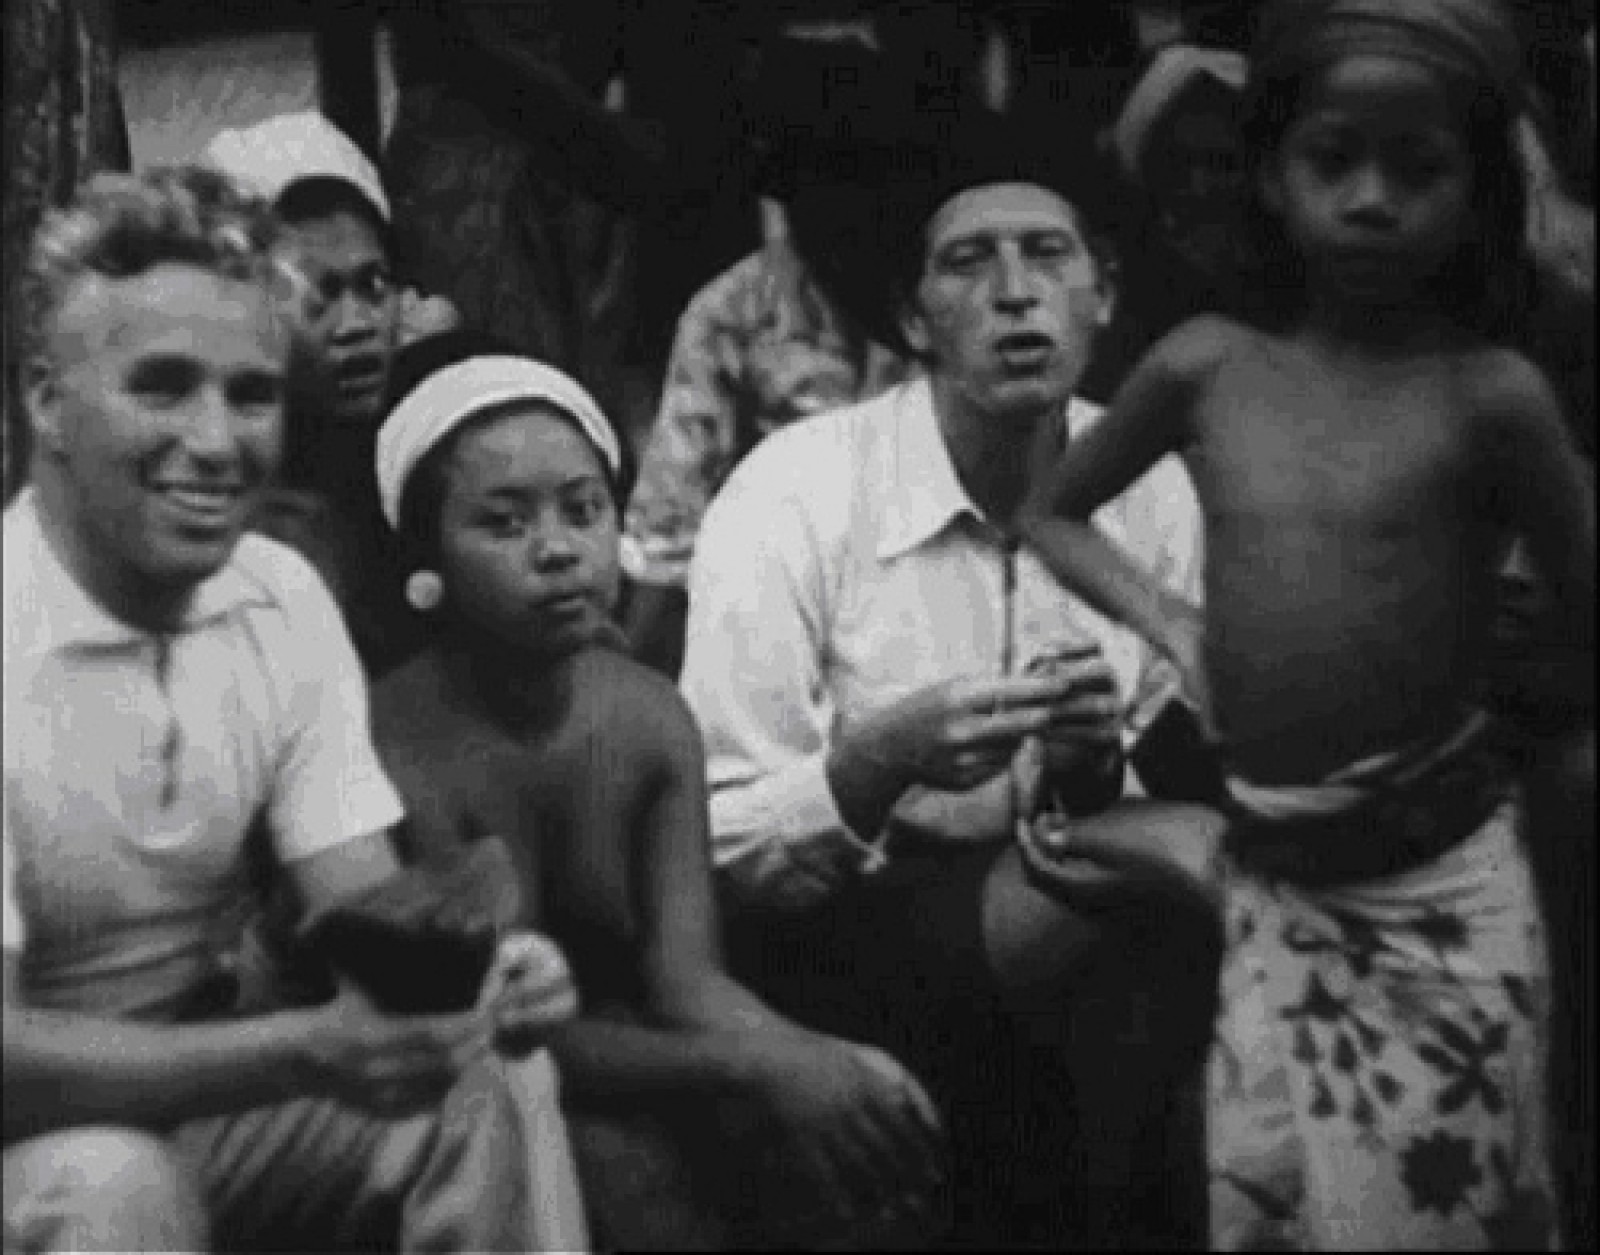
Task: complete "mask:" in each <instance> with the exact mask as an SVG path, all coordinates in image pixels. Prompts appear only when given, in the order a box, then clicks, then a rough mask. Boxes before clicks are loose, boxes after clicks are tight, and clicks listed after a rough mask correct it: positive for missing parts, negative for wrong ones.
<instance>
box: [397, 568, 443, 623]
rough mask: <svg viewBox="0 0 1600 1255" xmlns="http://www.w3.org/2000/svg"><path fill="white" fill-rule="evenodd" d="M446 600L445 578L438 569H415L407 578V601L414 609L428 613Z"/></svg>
mask: <svg viewBox="0 0 1600 1255" xmlns="http://www.w3.org/2000/svg"><path fill="white" fill-rule="evenodd" d="M443 600H444V580H442V579H441V578H439V574H438V572H436V571H413V572H412V573H411V575H410V577H409V578H408V579H407V580H406V602H407V603H408V604H409V605H410V606H411V608H412V609H413V610H420V611H422V612H423V613H427V612H428V611H429V610H436V609H438V607H439V603H440V602H441V601H443Z"/></svg>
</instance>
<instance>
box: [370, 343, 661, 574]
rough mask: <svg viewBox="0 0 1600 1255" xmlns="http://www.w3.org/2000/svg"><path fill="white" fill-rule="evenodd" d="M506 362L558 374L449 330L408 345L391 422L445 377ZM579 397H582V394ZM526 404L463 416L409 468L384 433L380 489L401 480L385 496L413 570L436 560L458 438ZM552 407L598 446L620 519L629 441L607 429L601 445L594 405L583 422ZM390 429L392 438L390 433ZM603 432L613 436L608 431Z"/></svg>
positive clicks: (515, 401) (630, 472)
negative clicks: (475, 365)
mask: <svg viewBox="0 0 1600 1255" xmlns="http://www.w3.org/2000/svg"><path fill="white" fill-rule="evenodd" d="M507 359H521V360H522V361H523V362H524V363H526V364H527V365H529V366H533V367H535V368H536V369H539V370H543V371H546V372H548V373H550V374H551V376H552V377H553V378H554V377H555V375H556V373H555V372H553V371H550V368H548V367H538V366H537V364H536V363H531V362H529V361H528V359H527V358H526V355H524V354H521V353H518V352H517V350H516V349H514V348H512V347H511V346H510V345H508V344H507V343H506V342H504V341H502V340H500V339H499V338H498V337H496V336H493V335H489V334H487V333H484V332H478V331H472V330H457V331H447V332H443V333H441V334H439V335H435V336H429V337H427V338H426V339H424V340H420V341H418V342H416V343H415V344H412V345H408V346H407V347H406V348H404V349H402V350H401V352H400V354H399V356H398V357H397V358H396V359H395V366H394V372H393V375H392V377H391V380H390V394H389V395H390V412H391V417H392V416H393V415H394V413H395V412H397V411H398V410H399V409H400V407H401V405H403V404H404V402H405V401H406V399H407V398H408V397H410V396H411V395H412V394H413V393H414V392H415V391H416V390H417V389H418V388H419V387H421V386H422V385H423V384H424V383H425V382H426V381H427V380H429V379H431V378H433V377H434V376H436V375H438V374H439V373H440V372H442V371H445V370H449V369H450V368H452V367H457V366H461V365H463V364H464V363H468V362H472V361H474V360H494V361H501V362H503V361H506V360H507ZM568 382H569V383H571V385H572V387H573V388H574V389H578V385H577V384H576V383H575V382H574V381H570V380H569V381H568ZM578 391H579V392H581V389H578ZM527 400H528V398H527V397H515V398H509V399H507V400H505V401H501V402H491V403H489V404H487V405H485V406H484V407H483V408H482V409H478V410H474V411H473V412H472V413H470V414H469V415H468V416H467V417H466V418H464V419H461V420H460V421H457V422H455V423H453V424H452V425H451V426H450V428H449V430H448V431H446V432H445V433H444V434H443V435H441V436H439V437H438V438H437V439H436V440H433V441H432V442H431V443H429V444H428V445H427V447H426V449H425V450H424V451H423V452H421V454H420V455H419V456H417V457H416V458H415V460H414V461H412V462H410V463H409V464H408V465H407V464H405V458H404V456H403V455H402V456H401V457H400V461H399V463H398V464H397V463H396V455H395V454H394V453H393V452H392V450H390V449H388V448H386V445H388V444H389V443H391V442H386V441H385V439H384V436H383V434H380V437H379V449H378V475H379V480H380V489H384V483H383V481H384V479H385V478H386V477H388V478H390V479H391V480H394V479H396V478H398V480H399V482H398V483H391V484H390V485H389V486H388V491H389V492H390V494H391V495H392V496H393V498H394V500H393V502H392V506H391V507H389V510H390V516H391V517H390V521H391V523H392V525H393V526H394V528H395V533H396V535H397V537H398V538H399V540H400V543H401V545H402V546H403V547H404V549H405V550H406V552H407V554H408V556H409V557H410V559H411V560H412V562H413V563H414V564H421V565H427V564H430V563H432V562H433V561H435V559H436V557H437V554H438V547H439V519H440V514H441V511H442V509H443V506H444V496H445V491H446V489H447V487H448V484H447V482H446V476H445V470H446V468H447V467H448V466H449V463H450V458H451V456H452V455H453V453H454V451H455V450H456V448H457V447H458V446H459V445H460V442H461V440H462V439H463V438H464V437H465V436H466V435H467V434H468V433H469V432H472V431H474V430H477V429H479V428H481V427H483V426H484V425H486V424H487V423H489V422H491V421H494V420H496V419H498V418H500V417H502V416H504V414H505V413H506V411H507V407H508V406H512V405H519V404H525V403H526V401H527ZM547 403H548V404H549V405H550V406H551V408H552V409H554V410H555V411H556V412H557V413H559V414H561V415H562V416H563V417H565V418H567V419H568V421H570V422H571V423H572V424H573V426H574V427H576V428H577V429H578V431H579V432H580V433H582V434H583V435H584V437H585V438H586V439H587V440H588V441H589V442H590V443H591V444H592V445H594V446H595V452H596V456H597V457H598V459H599V462H600V468H601V473H602V475H603V477H604V479H605V482H606V487H607V489H608V490H609V492H610V493H611V498H612V502H613V504H614V505H615V506H616V509H617V514H618V518H619V520H620V518H621V515H622V511H623V509H624V507H625V504H626V501H627V494H628V492H629V491H630V490H631V487H632V481H633V478H634V463H633V460H632V458H631V456H630V454H629V451H628V448H627V445H626V442H624V441H620V440H617V439H616V437H615V434H614V433H611V434H610V436H609V437H605V431H602V432H601V433H600V434H601V435H602V437H605V438H604V439H602V440H597V439H596V431H595V430H591V426H592V425H593V423H594V421H595V420H594V414H595V413H598V407H594V410H593V411H592V412H591V413H590V415H589V417H588V418H587V420H585V419H583V418H580V417H578V416H576V415H574V414H572V413H571V410H570V408H569V407H568V406H567V405H564V404H562V403H561V402H560V401H559V400H558V399H550V400H548V401H547ZM588 405H589V406H593V402H592V401H590V402H588ZM599 421H600V422H602V423H603V422H604V421H605V420H604V417H603V416H601V417H600V420H599ZM586 423H587V424H588V425H586ZM385 427H386V429H387V428H388V427H389V425H388V423H386V424H385ZM390 430H391V432H392V429H390ZM606 430H609V427H607V429H606ZM386 454H387V455H388V456H387V458H386Z"/></svg>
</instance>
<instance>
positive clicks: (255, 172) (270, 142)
mask: <svg viewBox="0 0 1600 1255" xmlns="http://www.w3.org/2000/svg"><path fill="white" fill-rule="evenodd" d="M201 161H202V163H203V164H205V165H208V166H210V167H212V168H213V169H215V170H219V171H221V172H222V173H223V174H226V175H228V176H230V177H231V178H233V179H235V180H237V181H238V182H240V183H242V184H244V185H245V186H246V187H248V188H249V189H250V190H251V191H253V192H255V193H256V194H257V195H259V196H264V197H266V199H267V200H269V201H274V202H276V201H277V199H278V198H279V197H280V196H282V195H283V194H284V192H286V191H288V190H289V188H290V187H291V186H292V185H293V184H295V183H299V182H300V181H301V180H303V179H339V180H341V181H342V182H345V183H348V184H350V185H351V186H352V187H354V188H355V189H356V191H358V192H360V193H361V195H362V196H364V197H365V198H366V199H367V201H368V202H369V203H370V204H371V205H372V207H373V208H374V209H375V210H377V211H378V216H379V217H381V218H382V219H383V220H384V221H385V222H388V221H390V218H391V214H390V210H389V198H388V197H387V196H386V195H384V191H383V180H382V179H380V178H379V177H378V171H377V169H376V167H374V166H373V164H372V162H370V161H368V160H367V157H366V154H365V153H363V152H362V151H361V149H359V148H358V147H356V144H355V141H354V140H352V139H351V138H350V137H349V136H348V135H346V134H345V133H344V132H343V131H341V130H340V129H339V128H338V127H337V126H335V125H334V124H333V123H332V122H330V121H328V119H327V118H326V117H324V116H323V115H322V114H321V113H319V112H317V111H316V110H315V109H308V110H305V111H303V112H300V113H280V114H276V115H275V116H273V117H270V118H268V119H267V120H266V121H264V122H258V123H256V125H254V126H250V127H244V128H242V129H240V130H232V131H222V132H220V133H219V134H218V135H216V136H215V137H214V138H213V139H212V140H211V142H210V143H209V144H207V145H206V148H205V152H204V153H203V154H202V155H201Z"/></svg>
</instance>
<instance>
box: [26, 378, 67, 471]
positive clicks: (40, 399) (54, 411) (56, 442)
mask: <svg viewBox="0 0 1600 1255" xmlns="http://www.w3.org/2000/svg"><path fill="white" fill-rule="evenodd" d="M22 403H23V407H24V408H25V410H26V412H27V415H28V426H29V428H30V429H31V430H32V432H33V438H34V440H35V441H36V442H37V444H38V447H39V448H40V449H42V450H44V451H45V452H46V453H59V452H60V451H61V449H62V447H63V432H62V430H61V385H60V380H59V377H58V376H57V373H56V367H55V363H54V362H52V361H51V360H50V359H49V358H48V357H46V356H44V355H43V354H34V355H32V356H31V357H29V358H28V359H27V361H26V362H25V363H24V364H23V368H22Z"/></svg>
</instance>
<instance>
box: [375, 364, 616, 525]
mask: <svg viewBox="0 0 1600 1255" xmlns="http://www.w3.org/2000/svg"><path fill="white" fill-rule="evenodd" d="M513 401H534V402H544V403H545V404H548V405H553V406H555V407H556V408H557V409H558V410H560V411H561V412H562V413H563V414H566V415H568V416H569V417H570V418H571V419H572V421H573V422H575V423H576V424H577V425H578V427H579V428H580V429H581V430H582V431H583V434H584V435H585V436H587V437H588V438H589V440H590V442H591V443H593V445H594V446H595V448H596V449H598V450H599V452H600V458H601V461H603V462H604V463H605V465H606V471H607V472H608V473H609V474H610V475H611V477H612V478H613V479H615V478H616V477H617V476H618V475H620V474H621V472H622V446H621V444H620V443H619V442H618V440H617V433H616V429H615V428H613V427H612V426H611V424H610V423H609V422H608V421H607V420H606V416H605V414H604V413H603V412H602V411H601V409H600V406H599V403H598V402H596V401H595V399H594V398H593V397H592V396H590V395H589V393H588V392H587V391H586V390H585V389H584V387H583V386H582V385H581V384H580V383H578V381H577V380H575V379H573V378H572V377H571V376H569V375H565V374H563V373H562V372H561V371H559V370H557V369H556V368H555V367H553V366H546V365H544V364H543V363H542V362H535V361H533V360H532V359H531V358H526V357H498V356H496V357H471V358H468V359H467V360H466V361H464V362H457V363H455V364H454V365H452V366H446V367H444V369H442V370H437V371H435V372H434V373H433V374H431V375H429V376H428V377H427V378H426V379H424V380H423V381H422V382H421V383H419V384H418V385H417V386H416V387H415V388H413V389H411V391H410V392H408V393H407V394H406V395H405V397H404V398H402V399H401V401H400V404H399V405H397V406H395V407H394V409H393V410H392V411H391V412H390V414H389V417H388V419H387V420H385V422H384V424H383V426H382V427H381V428H380V429H379V431H378V448H377V457H376V462H377V471H378V499H379V502H380V504H381V505H382V506H383V516H384V518H386V519H388V520H389V526H390V527H396V528H398V527H399V526H400V499H401V497H402V496H404V495H405V490H406V482H407V481H408V480H409V479H410V478H411V472H412V471H414V470H416V469H417V463H418V462H420V461H422V459H423V458H425V457H426V456H427V455H428V450H430V449H432V448H433V447H434V446H435V445H436V444H438V443H439V442H440V441H441V440H443V439H444V438H445V437H446V436H448V435H449V434H450V433H451V432H452V431H454V430H455V429H456V428H457V427H459V426H461V424H462V423H464V422H466V421H467V420H468V419H470V418H474V417H476V416H477V415H479V414H482V413H483V412H484V411H485V410H488V409H493V408H494V407H496V406H500V405H506V404H508V403H510V402H513Z"/></svg>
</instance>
